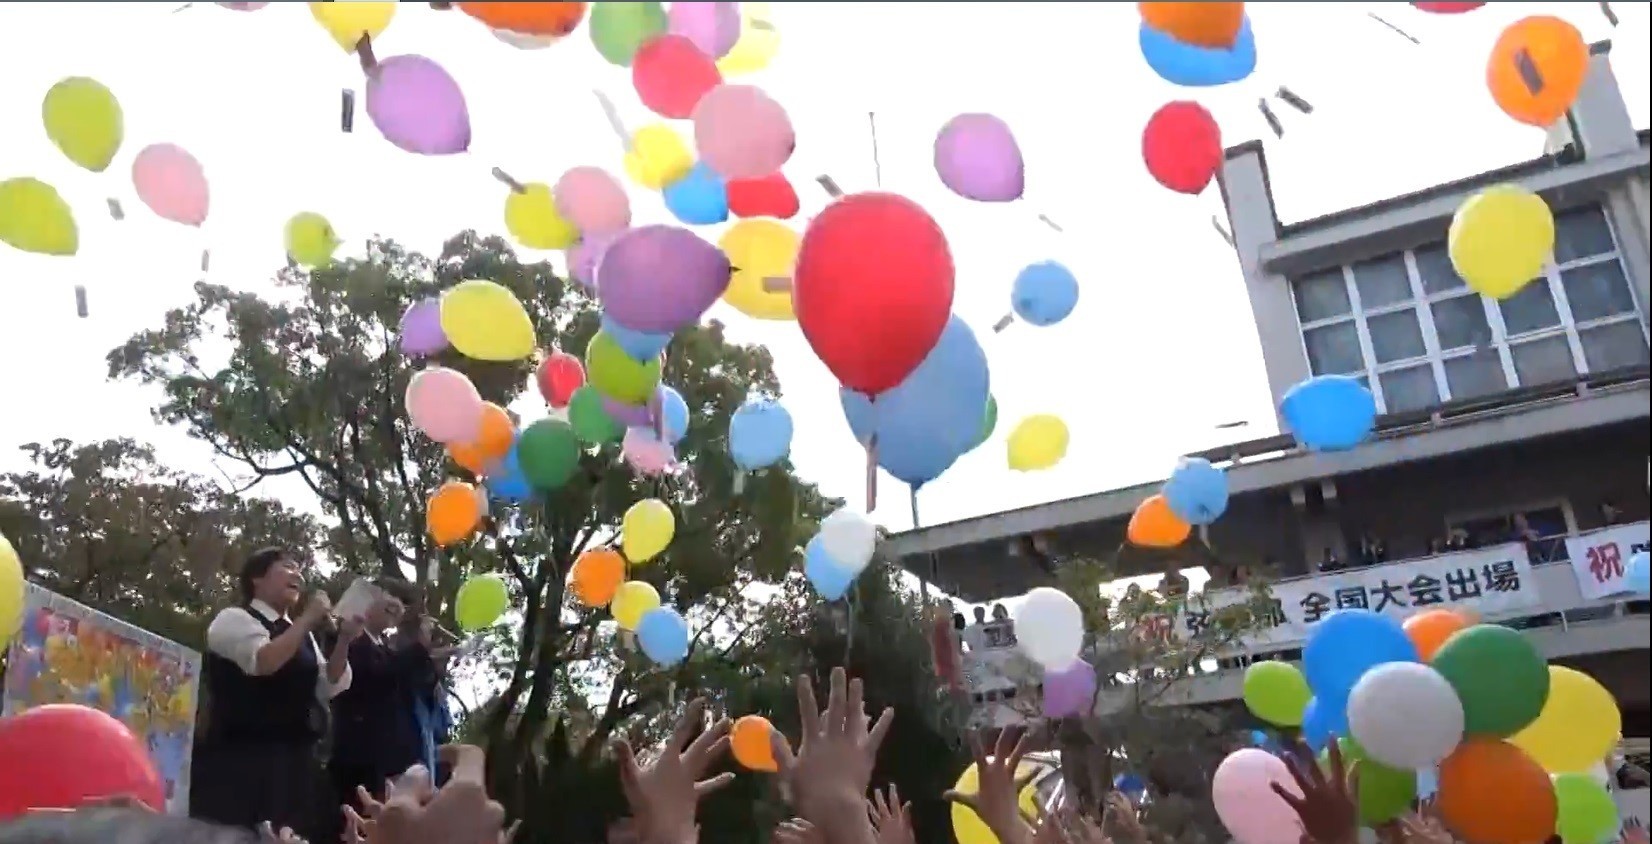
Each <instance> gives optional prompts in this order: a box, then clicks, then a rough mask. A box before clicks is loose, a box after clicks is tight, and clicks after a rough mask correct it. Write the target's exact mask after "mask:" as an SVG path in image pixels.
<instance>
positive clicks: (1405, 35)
mask: <svg viewBox="0 0 1652 844" xmlns="http://www.w3.org/2000/svg"><path fill="white" fill-rule="evenodd" d="M1365 16H1366V17H1368V18H1370V19H1371V20H1374V21H1376V22H1377V23H1380V24H1382V25H1383V26H1386V27H1388V29H1389V30H1391V31H1392V32H1394V33H1395V34H1397V35H1399V36H1400V37H1401V38H1404V39H1405V40H1407V41H1410V42H1411V43H1413V44H1416V45H1417V46H1419V47H1421V46H1422V45H1423V42H1421V41H1418V40H1417V36H1415V35H1412V34H1411V33H1409V32H1406V31H1405V30H1403V29H1400V28H1399V27H1397V26H1395V25H1393V24H1391V23H1389V22H1388V21H1387V20H1385V19H1384V18H1383V17H1382V15H1379V14H1377V13H1376V12H1366V13H1365Z"/></svg>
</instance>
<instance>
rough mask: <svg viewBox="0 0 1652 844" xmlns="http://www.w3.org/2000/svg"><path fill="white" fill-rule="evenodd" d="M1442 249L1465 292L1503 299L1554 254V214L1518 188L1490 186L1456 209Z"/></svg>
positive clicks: (1518, 288) (1516, 290)
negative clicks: (1470, 289) (1449, 258)
mask: <svg viewBox="0 0 1652 844" xmlns="http://www.w3.org/2000/svg"><path fill="white" fill-rule="evenodd" d="M1446 247H1447V250H1448V251H1449V253H1450V255H1451V266H1452V268H1453V269H1455V270H1457V274H1458V275H1460V276H1462V277H1463V281H1464V282H1466V283H1467V284H1468V286H1469V287H1470V288H1472V289H1473V290H1474V291H1475V292H1477V293H1481V294H1484V295H1486V296H1490V297H1491V298H1493V299H1507V298H1509V297H1510V296H1513V295H1514V294H1516V293H1518V292H1520V288H1522V287H1525V286H1526V283H1527V282H1530V281H1531V280H1532V279H1534V278H1537V277H1538V276H1540V275H1542V274H1543V265H1544V264H1545V263H1547V262H1548V260H1549V257H1550V256H1551V255H1552V254H1553V253H1554V214H1553V212H1551V211H1550V210H1549V204H1548V203H1546V202H1544V201H1543V197H1540V196H1538V195H1537V194H1535V193H1532V192H1531V191H1529V190H1526V189H1525V188H1523V187H1520V186H1519V185H1495V186H1493V187H1489V188H1486V189H1485V190H1483V191H1481V192H1479V193H1477V194H1475V195H1474V196H1471V197H1469V198H1468V201H1467V202H1464V203H1463V204H1462V205H1461V206H1459V207H1458V208H1457V213H1456V214H1455V215H1454V216H1452V218H1451V229H1450V230H1449V232H1448V233H1447V235H1446Z"/></svg>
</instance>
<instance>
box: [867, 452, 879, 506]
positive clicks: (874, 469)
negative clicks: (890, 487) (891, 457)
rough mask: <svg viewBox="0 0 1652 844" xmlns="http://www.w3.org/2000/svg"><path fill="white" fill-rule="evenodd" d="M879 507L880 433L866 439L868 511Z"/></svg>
mask: <svg viewBox="0 0 1652 844" xmlns="http://www.w3.org/2000/svg"><path fill="white" fill-rule="evenodd" d="M876 509H878V435H877V434H873V435H872V438H871V439H869V440H867V441H866V512H868V513H870V512H872V511H873V510H876Z"/></svg>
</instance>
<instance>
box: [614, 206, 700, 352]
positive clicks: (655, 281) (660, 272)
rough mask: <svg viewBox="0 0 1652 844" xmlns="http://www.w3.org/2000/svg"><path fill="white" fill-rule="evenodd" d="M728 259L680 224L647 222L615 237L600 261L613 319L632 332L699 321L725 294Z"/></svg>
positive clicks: (661, 331)
mask: <svg viewBox="0 0 1652 844" xmlns="http://www.w3.org/2000/svg"><path fill="white" fill-rule="evenodd" d="M729 273H730V269H729V263H728V257H727V256H725V255H724V254H723V250H721V249H718V248H717V247H715V246H713V245H711V244H710V243H707V242H706V241H705V240H704V239H703V238H701V237H700V236H699V235H697V234H695V233H693V232H691V231H688V230H687V229H680V228H677V227H676V226H643V227H641V228H636V229H632V230H630V231H628V232H626V233H625V234H623V235H621V236H620V238H619V239H618V240H616V241H614V243H613V245H611V246H609V247H608V251H606V252H604V253H603V254H602V261H601V262H600V263H598V265H597V295H598V297H599V298H600V299H601V300H602V310H603V312H604V313H606V314H607V315H608V317H609V318H610V319H612V320H614V321H615V322H617V323H619V324H620V325H623V326H625V327H626V328H629V329H631V330H632V331H642V332H646V333H649V334H670V333H673V332H675V331H676V330H677V329H679V328H682V327H684V326H688V325H693V324H694V323H695V322H696V321H698V320H699V319H700V315H701V314H703V313H705V312H706V309H707V308H709V307H711V305H712V303H714V302H716V301H717V297H718V296H721V295H723V291H724V290H725V289H727V288H728V283H729Z"/></svg>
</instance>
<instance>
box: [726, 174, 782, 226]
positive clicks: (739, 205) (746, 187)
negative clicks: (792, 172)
mask: <svg viewBox="0 0 1652 844" xmlns="http://www.w3.org/2000/svg"><path fill="white" fill-rule="evenodd" d="M798 207H799V206H798V200H797V190H796V189H795V188H793V187H792V183H791V182H790V181H787V179H786V176H785V174H783V173H771V174H769V175H767V176H764V177H763V178H761V179H735V180H733V181H731V182H729V183H728V210H729V211H730V212H732V213H733V214H734V216H736V217H776V218H779V219H781V220H790V219H791V218H792V217H794V216H796V215H797V210H798Z"/></svg>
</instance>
